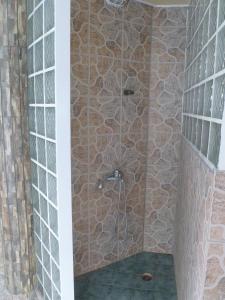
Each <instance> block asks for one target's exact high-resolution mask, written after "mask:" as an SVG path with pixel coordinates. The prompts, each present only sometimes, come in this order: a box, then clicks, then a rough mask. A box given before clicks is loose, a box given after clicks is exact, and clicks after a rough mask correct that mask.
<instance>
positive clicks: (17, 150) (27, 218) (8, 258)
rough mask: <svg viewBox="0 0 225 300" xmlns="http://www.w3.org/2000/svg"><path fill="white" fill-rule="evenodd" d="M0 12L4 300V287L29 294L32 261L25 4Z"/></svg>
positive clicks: (0, 213)
mask: <svg viewBox="0 0 225 300" xmlns="http://www.w3.org/2000/svg"><path fill="white" fill-rule="evenodd" d="M0 7H1V10H0V31H1V34H0V73H1V74H0V95H1V96H0V128H1V130H0V170H1V173H0V204H1V205H0V219H1V220H0V225H1V226H2V228H1V230H0V232H1V233H2V235H1V239H0V241H1V248H2V249H1V253H0V254H1V273H2V272H4V274H3V276H2V274H1V283H0V289H1V291H0V295H1V296H2V297H3V298H2V299H8V298H7V297H6V296H5V294H4V292H3V288H4V287H6V288H7V289H8V290H9V292H10V294H11V295H18V294H24V295H26V294H29V292H30V291H31V289H32V287H33V279H34V278H33V276H34V261H33V252H32V229H31V215H32V209H31V203H30V157H29V144H28V134H27V133H28V129H27V123H28V122H27V102H26V100H27V98H26V1H4V0H2V1H0ZM2 278H3V279H4V280H3V281H4V284H3V283H2ZM10 297H11V296H10ZM24 297H25V298H26V296H24ZM14 298H15V299H16V296H15V297H14ZM14 298H13V299H14ZM21 299H22V298H21Z"/></svg>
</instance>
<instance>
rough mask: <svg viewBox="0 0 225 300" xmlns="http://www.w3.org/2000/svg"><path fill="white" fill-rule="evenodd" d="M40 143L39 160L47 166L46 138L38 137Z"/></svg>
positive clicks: (38, 143)
mask: <svg viewBox="0 0 225 300" xmlns="http://www.w3.org/2000/svg"><path fill="white" fill-rule="evenodd" d="M37 145H38V162H39V163H40V164H42V165H43V166H46V155H45V153H46V150H45V140H43V139H41V138H37Z"/></svg>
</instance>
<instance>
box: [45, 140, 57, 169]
mask: <svg viewBox="0 0 225 300" xmlns="http://www.w3.org/2000/svg"><path fill="white" fill-rule="evenodd" d="M47 167H48V169H49V170H50V171H52V172H54V173H55V172H56V145H55V143H51V142H47Z"/></svg>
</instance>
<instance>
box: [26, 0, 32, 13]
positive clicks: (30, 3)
mask: <svg viewBox="0 0 225 300" xmlns="http://www.w3.org/2000/svg"><path fill="white" fill-rule="evenodd" d="M33 9H34V1H33V0H27V14H28V16H29V15H30V14H31V13H32V11H33Z"/></svg>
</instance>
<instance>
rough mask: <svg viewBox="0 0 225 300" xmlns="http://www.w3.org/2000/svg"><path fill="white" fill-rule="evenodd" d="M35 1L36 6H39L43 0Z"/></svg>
mask: <svg viewBox="0 0 225 300" xmlns="http://www.w3.org/2000/svg"><path fill="white" fill-rule="evenodd" d="M34 1H35V6H38V4H39V3H41V1H42V0H34Z"/></svg>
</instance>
